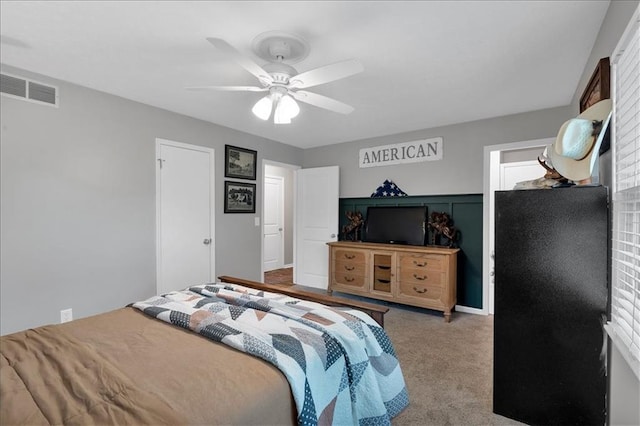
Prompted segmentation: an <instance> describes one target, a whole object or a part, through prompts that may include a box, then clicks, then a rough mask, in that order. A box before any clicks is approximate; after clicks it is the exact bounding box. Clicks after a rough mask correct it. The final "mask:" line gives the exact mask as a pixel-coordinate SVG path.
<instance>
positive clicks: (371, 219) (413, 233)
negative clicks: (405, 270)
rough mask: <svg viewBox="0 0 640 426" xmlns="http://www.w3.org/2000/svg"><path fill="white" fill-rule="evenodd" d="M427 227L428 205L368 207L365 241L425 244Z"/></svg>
mask: <svg viewBox="0 0 640 426" xmlns="http://www.w3.org/2000/svg"><path fill="white" fill-rule="evenodd" d="M426 227H427V207H426V206H375V207H368V208H367V217H366V220H365V226H364V234H363V241H366V242H370V243H387V244H408V245H414V246H423V245H425V239H426Z"/></svg>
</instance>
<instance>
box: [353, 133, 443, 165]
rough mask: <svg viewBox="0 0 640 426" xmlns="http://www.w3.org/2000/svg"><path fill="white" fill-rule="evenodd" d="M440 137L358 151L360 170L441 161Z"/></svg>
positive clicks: (441, 147)
mask: <svg viewBox="0 0 640 426" xmlns="http://www.w3.org/2000/svg"><path fill="white" fill-rule="evenodd" d="M443 149H444V142H443V140H442V138H441V137H439V138H431V139H424V140H421V141H413V142H403V143H398V144H393V145H382V146H376V147H373V148H362V149H361V150H360V168H364V167H378V166H391V165H393V164H405V163H419V162H422V161H437V160H442V151H443Z"/></svg>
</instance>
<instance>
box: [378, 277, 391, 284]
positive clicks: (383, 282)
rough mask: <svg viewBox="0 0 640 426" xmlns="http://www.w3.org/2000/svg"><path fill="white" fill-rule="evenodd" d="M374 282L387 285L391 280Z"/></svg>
mask: <svg viewBox="0 0 640 426" xmlns="http://www.w3.org/2000/svg"><path fill="white" fill-rule="evenodd" d="M376 281H378V282H379V283H381V284H389V283H390V282H391V280H381V279H379V278H378V279H376Z"/></svg>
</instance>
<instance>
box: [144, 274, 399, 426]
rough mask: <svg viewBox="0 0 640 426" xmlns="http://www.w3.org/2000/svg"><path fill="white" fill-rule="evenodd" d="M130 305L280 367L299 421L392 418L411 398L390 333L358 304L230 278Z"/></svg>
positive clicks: (347, 421)
mask: <svg viewBox="0 0 640 426" xmlns="http://www.w3.org/2000/svg"><path fill="white" fill-rule="evenodd" d="M133 306H134V307H135V308H137V309H140V310H141V311H143V312H144V313H146V314H147V315H150V316H152V317H155V318H158V319H160V320H163V321H166V322H168V323H171V324H174V325H177V326H180V327H183V328H186V329H189V330H192V331H194V332H196V333H199V334H201V335H203V336H206V337H208V338H210V339H212V340H215V341H218V342H222V343H225V344H227V345H229V346H231V347H233V348H235V349H238V350H240V351H243V352H246V353H249V354H251V355H254V356H257V357H259V358H262V359H264V360H266V361H268V362H270V363H271V364H273V365H275V366H276V367H278V368H279V369H280V370H281V371H282V373H284V375H285V376H286V377H287V379H288V381H289V385H290V386H291V391H292V393H293V397H294V400H295V402H296V407H297V411H298V424H300V425H317V424H320V425H330V424H336V425H358V424H359V425H388V424H390V423H391V419H392V418H393V417H395V416H396V415H397V414H398V413H400V412H401V411H402V410H403V409H404V408H405V407H406V406H407V405H408V404H409V398H408V395H407V390H406V387H405V382H404V377H403V376H402V371H401V369H400V365H399V363H398V359H397V358H396V354H395V351H394V349H393V345H392V344H391V341H390V340H389V337H388V336H387V334H386V333H385V331H384V330H383V329H382V328H381V327H380V326H379V325H378V324H377V323H376V322H375V321H374V320H373V319H371V317H369V316H368V315H366V314H364V313H362V312H360V311H356V310H350V309H347V310H345V309H339V308H331V307H327V306H325V305H322V304H319V303H314V302H309V301H303V300H299V299H295V298H292V297H289V296H284V295H281V294H277V293H268V292H262V291H259V290H254V289H250V288H247V287H243V286H239V285H229V284H207V285H199V286H194V287H190V288H189V289H188V290H183V291H175V292H171V293H167V294H164V295H162V296H154V297H151V298H149V299H147V300H145V301H141V302H137V303H134V304H133Z"/></svg>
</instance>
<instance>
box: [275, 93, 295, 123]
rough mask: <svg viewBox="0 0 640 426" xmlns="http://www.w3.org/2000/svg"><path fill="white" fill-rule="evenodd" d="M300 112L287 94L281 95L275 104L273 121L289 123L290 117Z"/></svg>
mask: <svg viewBox="0 0 640 426" xmlns="http://www.w3.org/2000/svg"><path fill="white" fill-rule="evenodd" d="M299 113H300V107H299V106H298V104H297V102H296V101H294V100H293V98H292V97H291V96H289V95H283V96H282V97H281V98H280V99H279V100H278V104H277V105H276V112H275V114H274V117H273V121H274V123H276V124H289V123H291V119H292V118H294V117H296V116H297V115H298V114H299Z"/></svg>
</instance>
